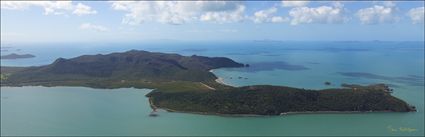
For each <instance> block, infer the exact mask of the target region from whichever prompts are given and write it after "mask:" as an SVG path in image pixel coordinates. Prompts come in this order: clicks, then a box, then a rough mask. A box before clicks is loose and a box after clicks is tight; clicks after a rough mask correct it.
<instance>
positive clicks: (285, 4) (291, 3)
mask: <svg viewBox="0 0 425 137" xmlns="http://www.w3.org/2000/svg"><path fill="white" fill-rule="evenodd" d="M308 3H309V1H292V0H289V1H282V6H283V7H302V6H306V5H307V4H308Z"/></svg>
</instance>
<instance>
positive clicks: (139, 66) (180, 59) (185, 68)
mask: <svg viewBox="0 0 425 137" xmlns="http://www.w3.org/2000/svg"><path fill="white" fill-rule="evenodd" d="M243 66H244V65H243V64H240V63H237V62H235V61H233V60H231V59H228V58H223V57H203V56H196V55H193V56H181V55H177V54H164V53H155V52H147V51H136V50H131V51H128V52H124V53H112V54H108V55H100V54H99V55H84V56H80V57H76V58H72V59H63V58H59V59H57V60H56V61H55V62H53V63H52V64H50V65H45V66H38V67H28V68H13V67H2V73H3V72H5V73H6V72H9V73H10V74H11V75H10V76H9V77H8V79H7V80H4V81H2V83H1V85H2V86H25V85H44V86H65V85H66V86H88V87H94V88H120V87H139V88H155V89H161V90H164V91H168V90H170V89H172V90H179V91H180V90H181V91H188V90H197V91H203V90H205V88H206V86H205V85H207V86H209V87H213V88H226V87H228V86H225V85H221V84H218V83H215V82H213V81H214V80H215V79H216V78H217V77H216V76H215V75H214V74H213V73H211V72H209V70H211V69H215V68H221V67H243ZM200 82H202V83H203V84H201V83H200ZM207 89H208V88H207ZM209 90H211V89H209Z"/></svg>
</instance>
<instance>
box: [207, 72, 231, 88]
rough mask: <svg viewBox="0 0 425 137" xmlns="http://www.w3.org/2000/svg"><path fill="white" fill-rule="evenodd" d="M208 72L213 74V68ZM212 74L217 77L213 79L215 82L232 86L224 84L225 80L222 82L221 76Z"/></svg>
mask: <svg viewBox="0 0 425 137" xmlns="http://www.w3.org/2000/svg"><path fill="white" fill-rule="evenodd" d="M209 72H211V73H213V74H214V70H213V69H211V70H209ZM214 76H216V77H217V79H215V80H214V81H215V82H217V83H219V84H223V85H226V86H232V85H230V84H226V82H224V79H223V78H222V77H218V76H217V75H216V74H214ZM232 87H233V86H232Z"/></svg>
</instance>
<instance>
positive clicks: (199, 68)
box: [1, 50, 416, 115]
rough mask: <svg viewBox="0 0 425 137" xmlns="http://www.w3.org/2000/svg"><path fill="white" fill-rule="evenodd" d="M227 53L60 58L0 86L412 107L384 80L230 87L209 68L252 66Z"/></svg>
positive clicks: (273, 106)
mask: <svg viewBox="0 0 425 137" xmlns="http://www.w3.org/2000/svg"><path fill="white" fill-rule="evenodd" d="M248 66H249V65H246V64H242V63H238V62H235V61H233V60H231V59H229V58H225V57H204V56H197V55H193V56H182V55H178V54H170V53H158V52H148V51H138V50H131V51H127V52H123V53H111V54H107V55H102V54H98V55H83V56H79V57H76V58H71V59H64V58H59V59H57V60H56V61H54V62H53V63H52V64H49V65H45V66H36V67H6V66H2V67H1V86H39V85H41V86H84V87H92V88H125V87H134V88H150V89H154V90H153V91H152V92H150V93H148V94H147V95H146V96H147V97H149V103H150V104H151V107H152V108H153V109H154V110H155V109H165V110H168V111H177V112H188V113H198V114H220V115H282V114H293V113H318V112H370V111H374V112H375V111H378V112H409V111H416V110H415V108H414V107H413V106H410V105H409V104H407V103H406V102H404V101H402V100H400V99H398V98H396V97H394V96H392V95H391V92H390V89H389V88H388V86H386V85H385V84H376V85H369V86H362V85H349V84H344V86H343V87H341V88H336V89H323V90H308V89H300V88H292V87H285V86H271V85H253V86H244V87H232V86H229V85H225V84H223V83H220V82H217V80H218V77H216V76H215V75H214V74H213V73H212V72H211V71H210V70H212V69H218V68H227V67H248Z"/></svg>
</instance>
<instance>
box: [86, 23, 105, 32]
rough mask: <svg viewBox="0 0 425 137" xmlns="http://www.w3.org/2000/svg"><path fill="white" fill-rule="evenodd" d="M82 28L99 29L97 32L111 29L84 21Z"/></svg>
mask: <svg viewBox="0 0 425 137" xmlns="http://www.w3.org/2000/svg"><path fill="white" fill-rule="evenodd" d="M80 29H82V30H93V31H97V32H106V31H109V29H108V28H106V27H104V26H101V25H95V24H91V23H83V24H81V25H80Z"/></svg>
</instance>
